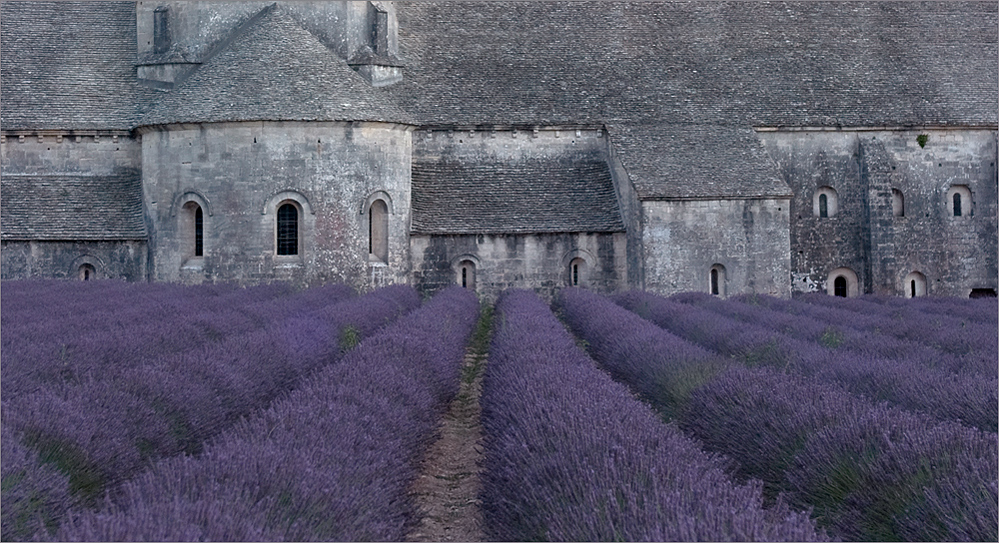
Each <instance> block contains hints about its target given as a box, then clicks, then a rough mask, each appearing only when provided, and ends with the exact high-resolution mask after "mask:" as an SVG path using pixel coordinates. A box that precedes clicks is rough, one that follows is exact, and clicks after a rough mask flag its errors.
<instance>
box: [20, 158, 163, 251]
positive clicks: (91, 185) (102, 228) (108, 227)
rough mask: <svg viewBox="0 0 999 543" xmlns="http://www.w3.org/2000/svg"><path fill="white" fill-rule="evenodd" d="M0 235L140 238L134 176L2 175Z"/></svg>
mask: <svg viewBox="0 0 999 543" xmlns="http://www.w3.org/2000/svg"><path fill="white" fill-rule="evenodd" d="M0 237H2V239H4V240H139V239H146V227H145V224H144V222H143V214H142V187H141V181H140V179H139V176H138V174H136V175H125V176H71V175H4V176H3V177H2V178H0Z"/></svg>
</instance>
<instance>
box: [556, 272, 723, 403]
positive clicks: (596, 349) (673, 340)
mask: <svg viewBox="0 0 999 543" xmlns="http://www.w3.org/2000/svg"><path fill="white" fill-rule="evenodd" d="M554 307H555V309H556V311H557V312H558V314H559V316H560V317H561V318H562V320H563V321H564V322H565V323H566V325H567V326H568V327H569V328H570V329H571V330H572V331H573V333H575V334H576V336H578V337H580V338H582V339H583V340H584V341H585V343H586V349H587V351H588V352H589V353H590V355H591V356H593V358H594V359H596V360H598V361H599V362H600V364H601V365H602V366H603V367H604V368H605V369H606V370H607V371H608V372H610V374H611V376H613V377H614V378H615V379H619V380H624V381H627V382H629V383H634V386H635V387H636V392H638V393H639V394H640V395H641V396H642V397H644V398H645V399H647V400H648V401H650V402H652V403H654V404H655V405H657V406H659V408H660V409H661V410H662V412H663V414H664V416H666V417H667V418H670V417H674V416H677V415H678V414H679V413H681V412H682V411H683V410H684V409H685V405H686V402H687V399H688V397H689V395H690V391H691V390H693V389H695V388H697V387H699V386H700V385H701V384H703V383H705V382H707V381H709V380H710V379H712V378H713V377H714V376H715V375H717V374H718V373H719V372H720V371H722V370H723V369H724V368H726V367H727V366H728V365H730V364H731V362H730V361H728V360H725V359H723V358H722V357H719V356H718V355H716V354H714V353H711V352H709V351H707V350H705V349H703V348H701V347H698V346H696V345H693V344H692V343H690V342H688V341H686V340H685V339H682V338H680V337H678V336H676V335H673V334H671V333H669V332H668V331H665V330H663V329H662V328H660V327H658V326H656V325H654V324H652V323H651V322H649V321H647V320H645V319H643V318H641V317H639V316H638V315H636V314H634V313H632V312H630V311H628V310H626V309H624V308H622V307H620V306H618V305H616V304H614V303H613V302H611V301H610V300H609V299H607V298H605V297H603V296H600V295H598V294H595V293H593V292H590V291H588V290H584V289H578V288H568V289H563V290H561V291H559V293H558V295H557V296H556V298H555V303H554Z"/></svg>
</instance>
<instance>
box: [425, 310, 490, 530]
mask: <svg viewBox="0 0 999 543" xmlns="http://www.w3.org/2000/svg"><path fill="white" fill-rule="evenodd" d="M491 316H492V315H491V308H488V307H487V308H485V309H484V310H483V312H482V317H481V318H480V321H479V328H478V330H477V331H476V334H475V337H474V338H473V340H472V344H471V345H470V346H469V349H468V352H467V353H466V354H465V363H464V367H463V368H462V378H461V388H460V389H459V391H458V395H457V396H456V397H455V399H454V400H453V401H452V402H451V405H450V406H449V407H448V411H447V413H446V414H445V415H444V417H443V419H442V421H441V426H440V428H439V438H438V440H437V441H436V442H435V443H434V444H433V445H431V446H430V450H429V451H428V453H427V456H426V457H425V458H424V459H423V463H422V464H421V468H420V475H419V477H418V478H417V480H416V482H415V483H414V484H413V486H412V487H411V488H410V493H411V494H412V495H413V496H414V498H415V499H416V503H417V506H418V508H419V515H420V520H419V523H418V524H417V525H416V526H415V527H414V528H413V530H412V531H410V533H409V534H407V536H406V541H482V540H483V539H484V537H485V536H484V534H483V532H482V511H481V509H480V507H479V506H480V502H479V490H480V488H481V484H480V481H479V472H480V469H481V468H480V465H481V463H482V462H481V459H482V444H481V441H482V425H481V424H480V420H479V419H480V415H481V412H482V409H481V407H480V405H479V397H480V395H481V392H482V375H483V373H484V370H485V363H486V352H487V351H488V347H489V333H490V328H491V320H492V319H491Z"/></svg>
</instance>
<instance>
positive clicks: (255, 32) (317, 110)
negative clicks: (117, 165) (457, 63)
mask: <svg viewBox="0 0 999 543" xmlns="http://www.w3.org/2000/svg"><path fill="white" fill-rule="evenodd" d="M236 32H237V34H236V35H235V36H234V37H233V39H231V41H230V42H229V43H228V44H227V45H226V46H224V47H223V48H222V49H221V50H220V51H219V52H218V53H217V54H215V55H214V56H212V57H211V58H209V59H208V60H207V61H206V62H205V63H204V64H203V65H202V66H201V67H200V68H198V69H197V70H196V71H195V72H194V73H193V74H192V75H191V76H190V77H189V78H188V79H187V80H186V81H183V82H182V83H181V84H180V85H179V86H178V87H177V88H176V89H174V90H173V91H172V92H170V93H169V94H168V95H166V96H165V97H164V98H163V99H162V100H161V101H160V102H159V103H158V104H156V106H155V107H153V108H152V110H151V111H150V112H149V113H148V114H146V115H145V116H144V117H143V118H142V120H141V122H140V123H139V124H140V125H162V124H172V123H203V122H226V121H382V122H402V123H406V122H409V121H410V117H409V116H408V115H407V114H406V113H405V112H404V111H403V110H402V109H400V108H399V107H398V106H396V105H395V104H394V103H393V98H392V97H391V96H390V95H388V94H386V93H385V92H384V91H383V90H381V89H378V88H373V87H371V86H370V85H368V84H367V82H365V81H364V79H363V78H362V77H361V76H360V75H358V74H357V73H356V72H354V71H353V70H352V69H351V68H350V67H349V66H348V65H347V63H346V62H345V61H344V60H343V59H341V58H339V57H338V56H337V55H336V54H334V53H333V51H331V50H330V49H329V48H327V47H326V46H325V45H323V44H322V43H321V42H320V41H319V40H318V39H317V38H316V37H315V36H314V35H313V34H312V33H310V32H309V31H308V30H306V29H305V28H303V27H302V26H301V25H299V24H298V23H297V22H295V20H294V19H292V18H291V16H289V15H288V14H287V13H286V11H285V10H283V9H282V8H281V7H280V6H279V5H277V4H272V5H271V6H268V7H267V8H264V9H263V10H262V11H261V12H260V13H259V14H258V15H257V16H255V17H253V18H251V19H250V20H249V21H248V22H247V23H245V24H244V25H243V27H241V28H240V29H238V30H237V31H236Z"/></svg>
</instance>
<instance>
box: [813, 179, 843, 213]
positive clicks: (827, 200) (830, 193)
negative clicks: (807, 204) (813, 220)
mask: <svg viewBox="0 0 999 543" xmlns="http://www.w3.org/2000/svg"><path fill="white" fill-rule="evenodd" d="M838 210H839V200H838V197H837V195H836V190H835V189H833V188H832V187H827V186H823V187H819V188H818V190H816V191H815V194H814V195H813V196H812V213H813V214H814V215H815V216H816V217H821V218H826V217H835V216H836V212H837V211H838Z"/></svg>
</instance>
